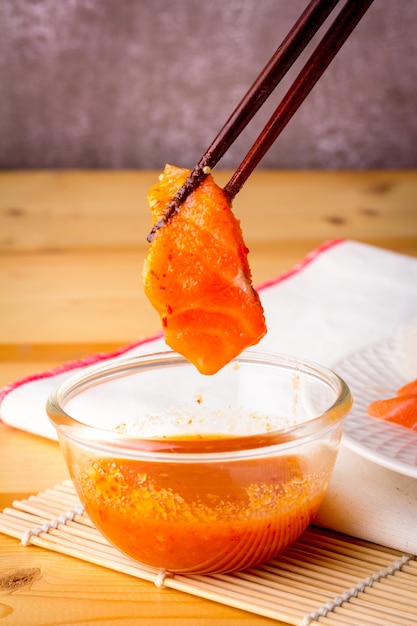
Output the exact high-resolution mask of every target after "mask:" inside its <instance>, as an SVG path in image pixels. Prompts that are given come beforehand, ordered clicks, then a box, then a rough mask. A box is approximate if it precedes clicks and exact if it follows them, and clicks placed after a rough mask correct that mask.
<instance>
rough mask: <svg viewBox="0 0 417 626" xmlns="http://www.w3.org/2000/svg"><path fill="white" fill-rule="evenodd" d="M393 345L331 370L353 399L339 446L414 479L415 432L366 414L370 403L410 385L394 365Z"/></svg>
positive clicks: (375, 348)
mask: <svg viewBox="0 0 417 626" xmlns="http://www.w3.org/2000/svg"><path fill="white" fill-rule="evenodd" d="M393 345H394V342H393V340H387V341H384V342H382V343H379V344H376V345H373V346H370V347H368V348H366V349H364V350H362V351H360V352H357V353H356V354H354V355H352V356H350V357H349V358H347V359H345V360H343V361H341V362H339V363H338V364H337V365H335V366H334V368H333V369H334V370H335V371H336V372H337V373H338V374H339V375H340V376H341V377H342V378H343V379H344V380H345V381H346V382H347V384H348V385H349V387H350V389H351V391H352V394H353V398H354V404H353V408H352V411H351V413H350V414H349V416H348V417H347V419H346V422H345V427H344V431H343V443H344V444H345V445H346V446H347V447H348V448H350V449H351V450H353V451H354V452H356V453H357V454H360V455H361V456H363V457H365V458H367V459H369V460H370V461H373V462H374V463H377V464H378V465H382V466H384V467H387V468H389V469H391V470H394V471H396V472H399V473H401V474H405V475H406V476H412V477H415V478H417V432H416V431H414V430H411V429H409V428H405V427H403V426H398V425H396V424H391V423H389V422H386V421H384V420H382V419H378V418H376V417H370V416H369V415H367V414H366V407H367V406H368V404H369V403H370V402H372V401H373V400H378V399H380V400H381V399H384V398H389V397H391V396H394V395H395V392H396V390H397V389H398V388H399V387H401V386H402V385H404V384H405V383H408V382H410V380H405V377H404V373H402V372H401V371H400V370H399V369H398V368H397V367H396V365H395V358H394V348H393Z"/></svg>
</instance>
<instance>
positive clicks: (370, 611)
mask: <svg viewBox="0 0 417 626" xmlns="http://www.w3.org/2000/svg"><path fill="white" fill-rule="evenodd" d="M0 532H2V533H4V534H6V535H9V536H12V537H15V538H16V539H19V540H20V541H21V542H22V544H23V545H30V544H33V545H36V546H39V547H41V548H45V549H47V550H53V551H56V552H60V553H63V554H66V555H69V556H72V557H75V558H78V559H82V560H85V561H88V562H90V563H94V564H96V565H100V566H102V567H106V568H109V569H113V570H115V571H119V572H123V573H126V574H129V575H131V576H135V577H137V578H141V579H144V580H147V581H150V582H153V583H154V584H155V585H157V586H158V587H167V588H172V589H176V590H179V591H183V592H185V593H190V594H193V595H195V596H199V597H201V598H206V599H208V600H212V601H215V602H220V603H223V604H226V605H229V606H232V607H235V608H238V609H242V610H245V611H248V612H251V613H254V614H258V615H262V616H265V617H269V618H272V619H275V620H281V621H283V622H287V623H288V624H294V625H295V626H310V625H311V626H314V625H317V626H319V625H322V626H357V625H359V624H360V625H361V626H386V625H387V624H395V625H396V626H412V625H417V558H416V557H415V556H414V555H410V554H403V553H401V552H399V551H397V550H392V549H390V548H385V547H383V546H378V545H375V544H372V543H369V542H366V541H362V540H360V539H355V538H352V537H347V536H344V535H340V534H338V533H334V532H331V531H327V530H324V529H319V528H315V527H313V526H311V527H310V528H309V529H307V531H306V532H305V533H304V534H303V535H302V536H301V537H300V538H299V540H298V541H297V542H296V543H295V544H294V545H293V546H291V547H290V548H289V549H287V550H286V551H285V552H284V553H283V554H282V555H280V556H279V558H277V559H275V560H274V561H271V562H269V563H266V564H263V565H261V566H259V567H256V568H252V569H248V570H244V571H241V572H235V573H232V574H217V575H205V576H198V575H180V574H175V575H174V574H170V573H169V572H162V571H159V570H157V569H154V568H151V567H147V566H144V565H141V564H138V563H136V562H135V561H133V560H132V559H130V558H129V557H127V556H125V555H123V554H122V553H120V552H119V551H118V550H117V549H116V548H114V547H113V546H111V545H110V544H109V543H108V542H107V540H106V539H105V538H104V537H103V536H102V535H101V534H100V532H99V531H98V530H97V529H96V528H95V527H94V525H93V524H92V522H91V520H90V519H89V518H88V516H87V515H86V514H85V513H84V512H83V508H82V506H81V504H80V502H79V500H78V497H77V495H76V493H75V489H74V486H73V484H72V483H71V482H70V481H65V482H64V483H62V484H60V485H57V486H56V487H54V488H52V489H48V490H46V491H44V492H42V493H39V494H38V495H36V496H35V495H34V496H31V497H29V498H28V499H27V500H20V501H16V502H14V503H13V506H12V507H10V508H7V509H5V510H4V511H3V512H2V513H0Z"/></svg>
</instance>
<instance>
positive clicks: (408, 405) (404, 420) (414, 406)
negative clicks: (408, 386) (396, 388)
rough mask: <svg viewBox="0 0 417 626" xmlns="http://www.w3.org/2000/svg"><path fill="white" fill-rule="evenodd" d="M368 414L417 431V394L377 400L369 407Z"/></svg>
mask: <svg viewBox="0 0 417 626" xmlns="http://www.w3.org/2000/svg"><path fill="white" fill-rule="evenodd" d="M367 413H368V415H371V416H372V417H379V418H381V419H384V420H386V421H388V422H393V423H394V424H401V426H405V427H406V428H411V429H412V430H417V394H410V395H406V394H402V395H399V396H395V397H393V398H387V399H386V400H375V401H374V402H371V404H370V405H369V406H368V408H367Z"/></svg>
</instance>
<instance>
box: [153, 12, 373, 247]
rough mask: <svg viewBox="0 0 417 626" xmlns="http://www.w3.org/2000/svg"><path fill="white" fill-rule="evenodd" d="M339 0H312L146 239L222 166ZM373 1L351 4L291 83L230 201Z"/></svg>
mask: <svg viewBox="0 0 417 626" xmlns="http://www.w3.org/2000/svg"><path fill="white" fill-rule="evenodd" d="M338 2H339V0H311V2H310V3H309V4H308V6H307V8H306V9H305V10H304V12H303V13H302V14H301V16H300V17H299V19H298V20H297V22H296V23H295V25H294V26H293V28H292V29H291V30H290V32H289V33H288V35H287V36H286V37H285V39H284V41H283V42H282V44H281V45H280V46H279V47H278V49H277V50H276V52H275V53H274V55H273V56H272V57H271V59H270V60H269V61H268V63H267V65H266V66H265V67H264V69H263V70H262V72H261V73H260V74H259V76H258V78H257V79H256V80H255V82H254V83H253V85H252V86H251V87H250V89H249V90H248V92H247V93H246V94H245V96H244V97H243V98H242V100H241V101H240V103H239V104H238V106H237V107H236V109H235V110H234V111H233V113H232V114H231V116H230V117H229V119H228V120H227V122H226V124H225V125H224V126H223V128H222V129H221V130H220V132H219V133H218V134H217V136H216V138H215V139H214V141H213V142H212V143H211V145H210V146H209V148H208V149H207V150H206V152H205V153H204V154H203V156H202V157H201V159H200V160H199V161H198V163H197V164H196V166H195V167H194V169H193V170H192V172H191V174H190V176H189V177H188V179H187V180H186V182H185V184H184V185H183V187H181V189H180V190H179V191H178V192H177V193H176V195H175V196H174V198H173V199H172V201H171V202H170V203H169V204H168V206H167V208H166V210H165V212H164V214H163V216H162V217H161V218H160V219H159V220H158V221H157V222H156V224H155V225H154V226H153V228H152V230H151V232H150V234H149V235H148V241H152V239H153V237H154V235H155V232H156V231H157V230H158V229H159V228H161V227H162V226H164V225H165V224H166V223H167V222H168V221H169V220H170V219H171V217H172V216H173V215H174V214H175V213H176V212H177V211H178V209H179V207H180V206H181V204H182V203H183V202H184V201H185V199H186V198H187V197H188V196H189V195H190V193H192V192H193V191H194V190H195V189H196V188H197V187H198V185H200V183H201V182H202V181H203V180H204V178H205V177H206V176H207V175H208V174H209V173H210V171H211V169H212V168H213V167H214V166H215V165H216V164H217V163H218V161H219V160H220V159H221V157H222V156H223V155H224V154H225V152H226V151H227V150H228V148H229V147H230V146H231V145H232V143H233V142H234V141H235V140H236V139H237V137H238V136H239V134H240V133H241V132H242V131H243V129H244V128H245V127H246V126H247V124H248V123H249V122H250V120H251V119H252V118H253V117H254V115H255V114H256V113H257V111H258V110H259V109H260V107H261V106H262V105H263V103H264V102H265V101H266V100H267V98H268V97H269V96H270V95H271V93H272V92H273V90H274V89H275V87H276V86H277V85H278V83H279V82H280V81H281V80H282V78H283V77H284V76H285V74H286V73H287V71H288V70H289V69H290V67H291V66H292V65H293V64H294V62H295V61H296V60H297V58H298V57H299V56H300V54H301V53H302V51H303V50H304V48H305V47H306V46H307V44H308V43H309V42H310V41H311V39H312V38H313V36H314V35H315V34H316V33H317V31H318V30H319V28H320V27H321V26H322V25H323V23H324V22H325V20H326V19H327V17H328V16H329V15H330V13H331V12H332V10H333V9H334V8H335V6H336V5H337V4H338ZM372 2H373V0H348V1H347V2H346V4H345V5H344V6H343V8H342V9H341V11H340V13H339V15H338V16H337V17H336V18H335V20H334V21H333V23H332V24H331V26H330V27H329V29H328V30H327V32H326V33H325V34H324V36H323V38H322V40H321V41H320V43H319V44H318V45H317V47H316V49H315V50H314V51H313V53H312V54H311V56H310V57H309V59H308V60H307V62H306V63H305V65H304V66H303V68H302V69H301V71H300V72H299V74H298V76H297V77H296V79H295V80H294V82H293V83H292V85H291V87H290V88H289V90H288V91H287V93H286V95H285V96H284V97H283V99H282V100H281V102H280V104H279V105H278V107H277V109H276V110H275V111H274V113H273V115H272V116H271V118H270V119H269V121H268V122H267V124H266V125H265V127H264V128H263V130H262V132H261V133H260V135H259V137H258V138H257V139H256V141H255V143H254V144H253V145H252V147H251V148H250V150H249V152H248V153H247V154H246V156H245V157H244V159H243V161H242V162H241V163H240V165H239V166H238V167H237V169H236V171H235V172H234V174H233V175H232V177H231V179H230V180H229V182H228V183H227V185H226V186H225V187H224V192H225V193H226V195H227V197H228V198H229V200H232V199H233V198H234V197H235V196H236V194H237V193H238V192H239V191H240V189H241V188H242V186H243V184H244V183H245V182H246V180H247V179H248V178H249V176H250V174H251V173H252V172H253V170H254V169H255V168H256V166H257V165H258V164H259V163H260V161H261V159H262V158H263V157H264V156H265V154H266V153H267V151H268V150H269V148H270V147H271V146H272V144H273V143H274V142H275V140H276V139H277V138H278V136H279V134H280V133H281V132H282V130H283V129H284V127H285V126H286V125H287V123H288V122H289V121H290V119H291V118H292V116H293V115H294V113H295V112H296V111H297V110H298V108H299V107H300V106H301V104H302V103H303V102H304V100H305V98H306V97H307V95H308V94H309V93H310V91H311V90H312V88H313V87H314V85H315V84H316V83H317V81H318V80H319V78H320V77H321V76H322V74H323V73H324V71H325V70H326V69H327V67H328V66H329V65H330V63H331V61H332V60H333V59H334V57H335V56H336V54H337V52H338V51H339V50H340V48H341V47H342V46H343V44H344V43H345V41H346V40H347V38H348V37H349V35H350V34H351V33H352V31H353V30H354V28H355V27H356V26H357V24H358V23H359V21H360V20H361V18H362V17H363V15H364V14H365V13H366V11H367V10H368V8H369V7H370V5H371V4H372Z"/></svg>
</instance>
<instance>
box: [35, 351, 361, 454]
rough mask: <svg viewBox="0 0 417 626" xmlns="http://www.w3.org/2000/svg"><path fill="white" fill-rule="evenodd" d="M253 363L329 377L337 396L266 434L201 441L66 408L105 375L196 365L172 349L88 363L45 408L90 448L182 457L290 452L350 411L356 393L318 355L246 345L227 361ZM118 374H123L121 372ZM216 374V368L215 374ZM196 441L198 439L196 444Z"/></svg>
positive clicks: (64, 433) (53, 419)
mask: <svg viewBox="0 0 417 626" xmlns="http://www.w3.org/2000/svg"><path fill="white" fill-rule="evenodd" d="M236 363H246V364H248V363H251V364H259V365H273V366H275V367H277V368H281V369H287V370H290V371H291V370H293V371H294V372H299V373H303V372H304V373H308V374H309V375H310V376H313V377H315V378H318V379H320V380H321V381H322V382H326V383H327V384H328V386H329V387H331V388H332V389H333V390H334V391H335V394H336V396H335V400H334V402H333V403H332V404H331V405H330V406H329V407H328V408H327V409H326V410H325V411H324V412H322V413H320V415H318V416H315V417H313V418H312V419H310V420H307V421H305V422H301V423H299V424H296V425H294V426H290V427H288V428H285V429H279V430H272V431H270V432H267V433H264V434H262V435H231V436H230V438H229V437H221V438H218V439H210V438H203V439H202V440H201V441H200V440H199V441H198V442H197V440H193V442H192V441H191V440H189V439H185V438H184V439H183V440H182V439H179V438H177V437H175V438H169V437H166V438H156V437H138V436H132V435H129V434H126V433H119V432H115V431H114V430H107V429H101V428H98V427H96V426H90V425H87V424H84V423H83V422H82V421H80V420H77V419H76V418H74V417H72V416H71V415H70V414H69V413H67V412H66V411H65V410H64V408H63V406H64V401H65V400H67V401H68V400H70V399H71V398H72V397H74V396H75V395H77V393H76V391H77V389H78V387H80V388H79V390H78V393H82V391H83V390H86V389H88V388H90V387H91V386H93V385H94V383H95V384H100V383H101V382H103V381H104V380H105V379H106V378H111V379H114V378H117V377H121V376H126V375H129V373H131V372H132V371H137V370H139V369H140V368H141V367H143V368H148V367H149V366H151V365H152V366H160V365H163V366H164V367H167V366H172V365H176V364H181V365H185V366H190V367H194V366H193V365H192V364H191V363H190V362H189V361H188V360H187V359H186V358H185V357H183V356H181V355H179V354H177V353H176V352H174V351H172V350H168V351H157V352H150V353H146V354H141V355H135V356H129V357H116V358H112V359H109V360H107V361H105V362H104V363H103V362H100V363H96V364H93V365H89V366H87V367H84V368H82V369H81V371H79V372H76V373H73V374H72V375H69V376H68V378H66V379H65V380H64V381H62V382H61V383H59V384H58V385H57V386H56V387H55V388H54V389H53V390H52V392H51V393H50V394H49V396H48V399H47V402H46V411H47V414H48V417H49V420H50V422H51V423H52V424H53V426H54V427H55V429H56V430H57V434H58V436H59V435H60V434H61V435H62V436H63V437H65V438H66V439H69V440H72V441H73V442H74V443H76V444H77V445H83V446H84V447H88V449H95V450H102V451H103V452H104V451H106V454H109V452H110V450H111V454H118V455H119V456H123V457H125V456H127V457H132V458H138V455H139V456H140V457H141V458H142V457H144V458H147V459H148V460H158V461H161V460H162V461H163V460H170V461H174V460H181V461H186V460H189V461H194V462H195V461H196V460H197V459H198V460H201V461H203V460H204V461H208V460H213V458H214V457H219V458H230V457H233V458H241V457H242V456H243V457H245V458H247V457H248V455H249V456H254V457H257V456H259V455H260V454H261V455H270V454H271V453H272V452H274V453H277V451H278V450H280V451H282V452H284V453H285V454H288V453H290V451H291V449H292V448H298V447H300V446H301V445H302V444H303V443H305V442H307V441H309V440H312V439H314V438H316V437H317V436H322V435H323V433H324V431H326V429H327V428H332V427H334V425H335V424H336V423H338V422H340V421H341V420H343V419H344V418H345V417H346V415H347V414H348V412H349V410H350V408H351V406H352V404H353V398H352V395H351V392H350V389H349V387H348V385H347V383H346V382H345V381H344V380H343V379H342V378H341V377H340V376H339V375H338V374H337V373H336V372H334V371H333V370H332V369H330V368H328V367H326V366H323V365H320V364H318V363H316V362H314V361H310V360H305V359H301V358H298V357H294V356H289V355H287V354H282V353H277V352H267V351H258V350H252V349H248V350H245V351H243V352H242V353H241V354H239V355H238V356H237V357H235V358H234V359H232V360H231V362H230V363H229V364H228V365H229V366H230V364H236ZM117 374H119V375H117ZM213 376H215V374H214V375H213ZM197 443H198V444H199V445H197Z"/></svg>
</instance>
